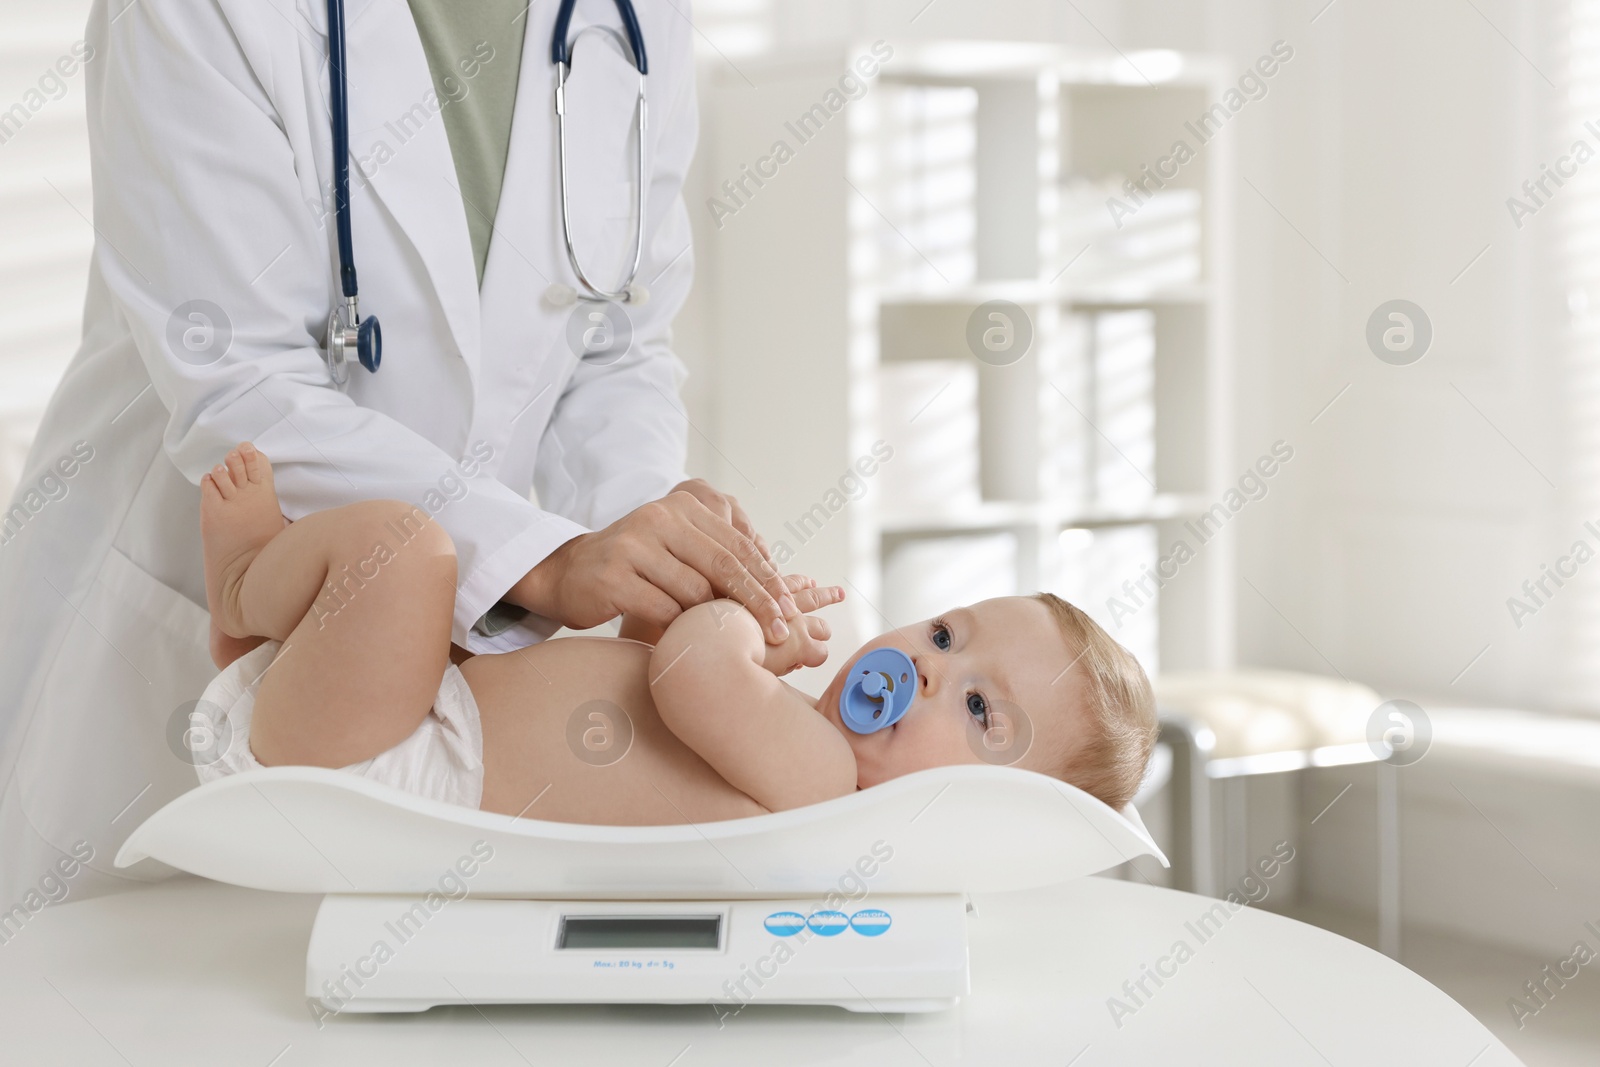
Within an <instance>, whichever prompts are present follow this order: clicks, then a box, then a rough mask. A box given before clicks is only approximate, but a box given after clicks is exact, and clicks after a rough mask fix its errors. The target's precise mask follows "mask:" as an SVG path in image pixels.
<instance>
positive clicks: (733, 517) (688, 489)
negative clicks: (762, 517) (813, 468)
mask: <svg viewBox="0 0 1600 1067" xmlns="http://www.w3.org/2000/svg"><path fill="white" fill-rule="evenodd" d="M672 491H673V492H674V493H680V492H681V493H688V494H689V495H690V496H692V497H694V498H695V499H696V500H698V501H700V503H702V504H704V505H705V506H706V510H707V511H709V512H711V514H713V515H716V516H719V517H720V518H721V519H722V521H724V522H726V523H728V524H729V525H731V526H732V527H733V528H734V529H735V530H738V531H739V532H740V533H742V534H744V535H745V536H746V537H748V538H750V540H752V541H754V542H755V543H756V548H757V550H759V551H760V553H761V555H762V557H763V558H765V559H766V561H767V562H768V563H771V562H772V550H771V549H769V548H768V547H767V541H766V538H764V537H762V536H761V535H760V534H758V533H756V528H755V525H754V524H753V523H751V521H750V516H749V515H746V514H745V512H744V508H742V507H740V506H739V502H738V501H737V500H735V499H734V498H733V497H731V496H729V495H728V494H726V493H723V492H721V491H719V490H718V489H716V488H715V487H714V486H713V485H712V484H711V483H710V482H708V481H706V480H705V479H704V478H690V479H689V480H688V481H686V482H679V483H678V484H677V485H675V486H673V487H672Z"/></svg>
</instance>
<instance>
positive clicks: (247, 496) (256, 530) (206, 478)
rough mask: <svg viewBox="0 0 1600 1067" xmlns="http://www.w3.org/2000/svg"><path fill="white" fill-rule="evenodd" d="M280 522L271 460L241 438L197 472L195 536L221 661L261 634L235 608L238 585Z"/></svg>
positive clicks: (239, 652)
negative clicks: (200, 550) (217, 460)
mask: <svg viewBox="0 0 1600 1067" xmlns="http://www.w3.org/2000/svg"><path fill="white" fill-rule="evenodd" d="M284 525H285V522H284V518H283V514H282V513H281V512H280V511H279V510H278V494H277V491H276V490H274V489H273V487H272V465H271V464H270V463H268V462H267V457H266V456H264V455H262V454H261V453H260V452H257V451H256V449H255V446H254V445H252V444H251V443H250V442H248V441H246V442H244V443H243V444H241V445H239V446H238V447H237V448H235V449H233V450H232V451H230V452H229V453H228V455H227V458H226V459H225V460H224V461H223V462H222V463H219V464H217V466H216V468H215V469H213V470H211V471H210V472H208V473H206V474H204V475H202V476H201V478H200V540H201V543H202V545H203V547H204V554H205V569H206V606H207V607H208V608H210V610H211V658H212V660H213V661H214V662H215V663H216V664H217V666H218V667H219V668H220V667H226V666H227V665H228V664H229V663H232V662H233V661H234V660H236V659H238V658H239V657H240V656H242V655H244V654H245V653H246V652H248V651H250V650H251V649H252V648H255V647H256V646H257V645H259V644H261V642H263V641H265V640H266V638H265V637H261V636H259V635H255V634H252V633H250V632H249V630H248V629H247V628H246V627H245V625H244V622H243V618H242V615H241V613H240V610H239V585H240V583H241V582H242V581H243V579H244V574H245V571H247V570H249V569H250V562H251V561H252V560H253V559H255V558H256V554H257V553H258V552H260V551H261V547H262V546H263V545H265V544H266V543H267V542H268V541H270V540H272V539H273V537H275V536H276V535H277V533H278V531H279V530H282V529H283V527H284Z"/></svg>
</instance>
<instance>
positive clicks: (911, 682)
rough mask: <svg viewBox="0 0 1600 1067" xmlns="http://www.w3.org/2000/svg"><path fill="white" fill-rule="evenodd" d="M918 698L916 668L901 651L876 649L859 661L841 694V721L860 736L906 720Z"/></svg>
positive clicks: (909, 658)
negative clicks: (915, 699)
mask: <svg viewBox="0 0 1600 1067" xmlns="http://www.w3.org/2000/svg"><path fill="white" fill-rule="evenodd" d="M916 695H917V665H916V664H915V663H913V662H911V657H910V656H908V655H906V654H905V653H904V652H901V651H900V650H899V649H898V648H875V649H873V650H872V651H871V652H868V653H867V654H866V655H865V656H862V657H861V658H860V659H859V660H857V661H856V665H855V666H854V667H853V668H851V671H850V680H849V681H847V682H846V683H845V686H844V692H843V693H841V694H839V718H840V719H842V720H843V721H844V724H845V725H846V726H848V727H850V729H852V730H854V731H855V732H856V733H858V734H870V733H875V732H877V731H878V730H882V729H883V728H884V727H886V726H893V725H894V724H895V723H897V722H899V721H900V720H901V719H902V718H904V717H905V714H906V711H907V710H909V709H910V707H911V701H912V700H913V699H914V698H915V697H916Z"/></svg>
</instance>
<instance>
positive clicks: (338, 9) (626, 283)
mask: <svg viewBox="0 0 1600 1067" xmlns="http://www.w3.org/2000/svg"><path fill="white" fill-rule="evenodd" d="M615 3H616V5H617V15H618V17H619V18H620V19H621V21H622V29H623V32H624V33H626V34H627V44H628V47H629V49H630V50H631V51H632V52H633V65H634V67H635V68H636V69H637V70H638V71H639V98H638V106H637V108H636V119H635V123H636V135H637V138H638V146H637V149H636V153H635V158H636V167H635V179H634V215H635V220H636V221H635V229H634V234H633V260H632V262H631V263H630V264H629V266H628V272H627V276H626V277H624V278H623V279H622V282H621V284H620V285H618V286H617V287H616V288H615V289H602V288H600V287H599V286H598V285H596V284H594V282H592V281H590V280H589V275H588V274H587V273H585V271H584V269H583V265H582V264H581V263H580V262H579V261H578V250H577V249H576V248H575V247H574V246H573V241H572V216H571V211H570V208H569V206H568V203H567V92H566V89H567V76H568V74H569V73H570V72H571V70H572V45H573V44H575V43H576V42H577V40H578V38H581V37H582V36H583V35H584V34H586V33H589V32H590V31H599V32H601V33H608V34H610V35H611V36H612V37H614V38H616V39H617V41H618V43H619V45H620V44H621V42H622V35H621V34H618V33H617V31H615V30H612V29H610V28H608V27H604V26H586V27H584V28H583V29H581V30H579V31H578V33H577V36H576V37H573V38H572V40H570V41H569V40H568V39H567V26H568V24H569V23H570V22H571V21H572V9H573V8H574V7H575V6H576V4H577V0H561V7H560V8H559V9H558V10H557V12H556V21H555V29H554V31H553V32H552V34H551V39H550V61H551V62H552V63H554V64H555V67H556V91H555V108H556V155H557V157H558V159H559V161H560V183H561V239H562V241H563V242H564V243H565V244H566V246H567V262H568V263H570V264H571V265H572V273H573V274H574V275H575V276H576V277H577V280H578V285H579V286H580V287H581V289H575V288H573V287H572V286H569V285H562V284H559V283H557V284H554V285H551V286H549V287H548V288H547V289H546V290H545V299H546V300H548V301H549V302H550V303H551V304H553V305H555V306H557V307H561V306H569V305H572V304H576V303H577V302H578V301H579V300H588V301H603V302H608V303H628V304H635V305H638V304H643V303H644V302H645V301H646V300H648V299H649V295H650V294H649V293H648V291H646V289H645V287H644V286H642V285H635V284H634V279H635V278H636V277H637V276H638V274H639V260H640V257H641V255H642V253H643V250H644V137H645V121H646V115H645V91H644V80H645V75H646V74H648V73H649V62H648V60H647V59H646V58H645V50H644V34H643V33H641V32H640V30H639V19H638V16H637V15H636V14H635V12H634V10H633V4H632V2H631V0H615ZM328 61H329V66H330V70H329V74H328V98H329V99H328V103H329V110H330V111H331V112H332V125H333V213H334V227H335V230H336V231H337V235H338V246H339V289H340V291H341V293H342V294H343V301H342V302H341V303H339V304H336V305H335V306H334V309H333V314H332V315H330V316H329V317H328V351H327V360H328V370H329V371H330V372H331V373H332V375H333V380H334V383H335V384H336V385H341V386H342V385H344V384H345V382H346V381H348V380H349V377H350V354H351V353H352V352H354V353H355V356H356V359H357V360H358V361H359V362H360V363H361V365H362V366H363V367H365V368H367V370H369V371H374V372H376V371H377V369H378V364H379V363H381V362H382V361H383V331H382V330H381V329H380V328H379V326H378V318H377V316H376V315H368V316H367V317H366V318H364V319H363V318H362V317H361V310H360V297H359V295H358V293H359V289H358V286H357V284H356V254H355V244H354V241H353V240H352V238H351V235H350V113H349V110H348V107H347V104H346V99H347V95H348V90H347V87H346V83H345V52H344V0H328Z"/></svg>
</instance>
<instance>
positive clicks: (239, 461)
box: [222, 448, 250, 489]
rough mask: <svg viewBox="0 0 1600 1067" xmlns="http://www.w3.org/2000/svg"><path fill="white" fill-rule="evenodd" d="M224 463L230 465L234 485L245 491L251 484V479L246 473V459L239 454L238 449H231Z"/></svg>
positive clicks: (230, 474)
mask: <svg viewBox="0 0 1600 1067" xmlns="http://www.w3.org/2000/svg"><path fill="white" fill-rule="evenodd" d="M222 462H224V463H226V464H227V465H228V474H229V476H230V477H232V478H233V484H234V486H235V487H236V488H239V489H243V488H244V487H245V486H246V485H247V484H249V481H250V479H249V477H248V476H247V475H246V474H245V471H244V457H243V456H241V455H240V454H239V450H238V449H237V448H234V449H230V450H229V451H228V454H227V456H226V457H224V458H223V461H222Z"/></svg>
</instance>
